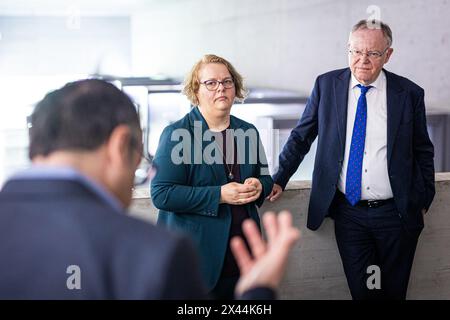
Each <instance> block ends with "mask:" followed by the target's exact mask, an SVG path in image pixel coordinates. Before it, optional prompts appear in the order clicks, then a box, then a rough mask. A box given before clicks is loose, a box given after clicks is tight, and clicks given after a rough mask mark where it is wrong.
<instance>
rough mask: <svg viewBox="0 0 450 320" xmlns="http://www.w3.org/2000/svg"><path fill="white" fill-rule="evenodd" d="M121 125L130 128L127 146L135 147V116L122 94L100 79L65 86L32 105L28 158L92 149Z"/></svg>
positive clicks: (129, 103)
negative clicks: (128, 144) (33, 107)
mask: <svg viewBox="0 0 450 320" xmlns="http://www.w3.org/2000/svg"><path fill="white" fill-rule="evenodd" d="M121 124H126V125H128V126H129V127H130V129H131V132H132V137H131V141H130V145H131V147H135V144H137V141H139V140H138V135H139V134H140V132H141V130H140V124H139V117H138V114H137V112H136V109H135V107H134V105H133V103H132V102H131V100H130V98H129V97H128V96H127V95H126V94H125V93H123V92H122V91H120V90H119V89H118V88H116V87H115V86H114V85H112V84H110V83H108V82H105V81H102V80H95V79H88V80H80V81H75V82H71V83H68V84H66V85H65V86H64V87H62V88H61V89H58V90H55V91H52V92H50V93H48V94H47V95H46V96H45V97H44V99H43V100H42V101H40V102H39V103H38V104H37V105H36V108H35V109H34V112H33V114H32V115H31V128H30V149H29V157H30V159H32V158H34V157H35V156H37V155H43V156H46V155H48V154H50V153H51V152H54V151H58V150H80V151H81V150H86V151H91V150H95V149H97V148H98V147H100V146H101V145H102V144H103V143H105V142H106V141H107V140H108V139H109V136H110V135H111V133H112V131H113V130H114V128H115V127H117V126H118V125H121Z"/></svg>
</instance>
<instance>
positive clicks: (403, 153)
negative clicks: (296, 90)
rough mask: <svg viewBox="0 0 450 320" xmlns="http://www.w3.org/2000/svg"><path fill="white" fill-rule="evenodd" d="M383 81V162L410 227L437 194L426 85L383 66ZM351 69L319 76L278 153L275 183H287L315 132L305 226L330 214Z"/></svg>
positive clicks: (417, 224)
mask: <svg viewBox="0 0 450 320" xmlns="http://www.w3.org/2000/svg"><path fill="white" fill-rule="evenodd" d="M384 72H385V74H386V81H387V131H388V132H387V162H388V173H389V180H390V183H391V187H392V191H393V194H394V199H395V203H396V205H397V208H398V210H399V212H400V215H401V216H402V219H403V220H404V221H405V224H406V225H407V226H408V227H420V226H423V216H422V214H421V209H423V208H425V209H428V208H429V206H430V205H431V202H432V200H433V197H434V194H435V188H434V164H433V157H434V149H433V144H432V143H431V141H430V138H429V136H428V132H427V126H426V118H425V105H424V90H423V89H422V88H420V87H419V86H417V85H416V84H414V83H413V82H411V81H410V80H408V79H406V78H403V77H400V76H398V75H396V74H393V73H391V72H388V71H386V70H384ZM350 76H351V73H350V69H348V68H345V69H340V70H335V71H331V72H328V73H325V74H323V75H321V76H319V77H318V78H317V80H316V82H315V85H314V89H313V91H312V94H311V96H310V98H309V100H308V103H307V105H306V108H305V111H304V113H303V115H302V117H301V119H300V120H299V122H298V124H297V126H296V127H295V128H294V129H293V130H292V132H291V135H290V137H289V139H288V141H287V143H286V145H285V146H284V148H283V151H282V153H281V154H280V157H279V169H278V172H277V173H276V174H275V175H274V181H275V183H277V184H279V185H280V186H281V187H282V188H283V189H284V188H285V186H286V184H287V182H288V180H289V178H290V177H291V176H292V174H294V173H295V171H296V170H297V168H298V166H299V164H300V162H301V161H302V160H303V158H304V156H305V155H306V154H307V153H308V151H309V149H310V147H311V144H312V143H313V142H314V140H315V138H316V137H317V136H319V138H318V139H319V140H318V144H317V153H316V159H315V164H314V173H313V179H312V189H311V198H310V203H309V213H308V223H307V226H308V228H310V229H312V230H316V229H317V228H319V226H320V225H321V223H322V221H323V219H324V218H325V217H326V216H327V215H329V214H330V206H331V203H332V200H333V198H334V195H335V192H336V190H337V183H338V179H339V173H340V171H341V167H342V163H343V160H344V150H345V141H346V130H347V101H348V89H349V84H350Z"/></svg>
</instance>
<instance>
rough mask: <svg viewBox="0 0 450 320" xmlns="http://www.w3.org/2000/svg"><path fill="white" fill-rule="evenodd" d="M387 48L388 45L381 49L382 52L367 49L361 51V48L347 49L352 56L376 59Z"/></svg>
mask: <svg viewBox="0 0 450 320" xmlns="http://www.w3.org/2000/svg"><path fill="white" fill-rule="evenodd" d="M388 49H389V47H387V48H386V49H384V50H383V52H380V51H367V52H363V51H361V50H356V49H349V50H348V52H349V53H350V54H351V55H352V57H354V58H362V57H363V56H366V57H367V58H369V59H371V60H376V59H380V58H381V57H382V56H383V55H384V54H385V53H386V51H387V50H388Z"/></svg>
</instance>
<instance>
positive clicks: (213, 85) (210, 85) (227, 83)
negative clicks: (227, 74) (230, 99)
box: [200, 78, 234, 91]
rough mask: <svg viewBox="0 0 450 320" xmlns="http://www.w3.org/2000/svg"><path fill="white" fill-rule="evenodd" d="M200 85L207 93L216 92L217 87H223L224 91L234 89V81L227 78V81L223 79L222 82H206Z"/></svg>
mask: <svg viewBox="0 0 450 320" xmlns="http://www.w3.org/2000/svg"><path fill="white" fill-rule="evenodd" d="M200 84H203V85H204V86H205V87H206V89H208V90H209V91H214V90H217V88H218V87H219V85H223V87H224V88H225V89H231V88H233V87H234V81H233V79H231V78H229V79H225V80H223V81H219V80H206V81H203V82H200Z"/></svg>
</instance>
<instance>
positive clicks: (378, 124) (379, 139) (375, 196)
mask: <svg viewBox="0 0 450 320" xmlns="http://www.w3.org/2000/svg"><path fill="white" fill-rule="evenodd" d="M358 84H360V82H359V81H358V80H356V78H355V77H354V76H353V74H352V76H351V78H350V85H349V90H348V106H347V135H346V140H345V154H344V162H343V164H342V170H341V173H340V176H339V182H338V188H339V190H340V191H341V192H342V193H344V194H345V182H346V176H347V166H348V158H349V155H350V145H351V143H352V134H353V124H354V122H355V116H356V107H357V105H358V99H359V96H360V95H361V89H360V88H359V87H357V85H358ZM370 85H371V86H372V87H373V88H370V90H369V91H368V92H367V93H366V99H367V125H366V141H365V146H364V158H363V167H362V177H361V188H362V190H361V200H382V199H389V198H392V197H393V194H392V188H391V183H390V182H389V174H388V168H387V95H386V75H385V74H384V72H383V71H381V73H380V75H379V76H378V78H377V79H376V80H375V81H374V82H373V83H372V84H370Z"/></svg>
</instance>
